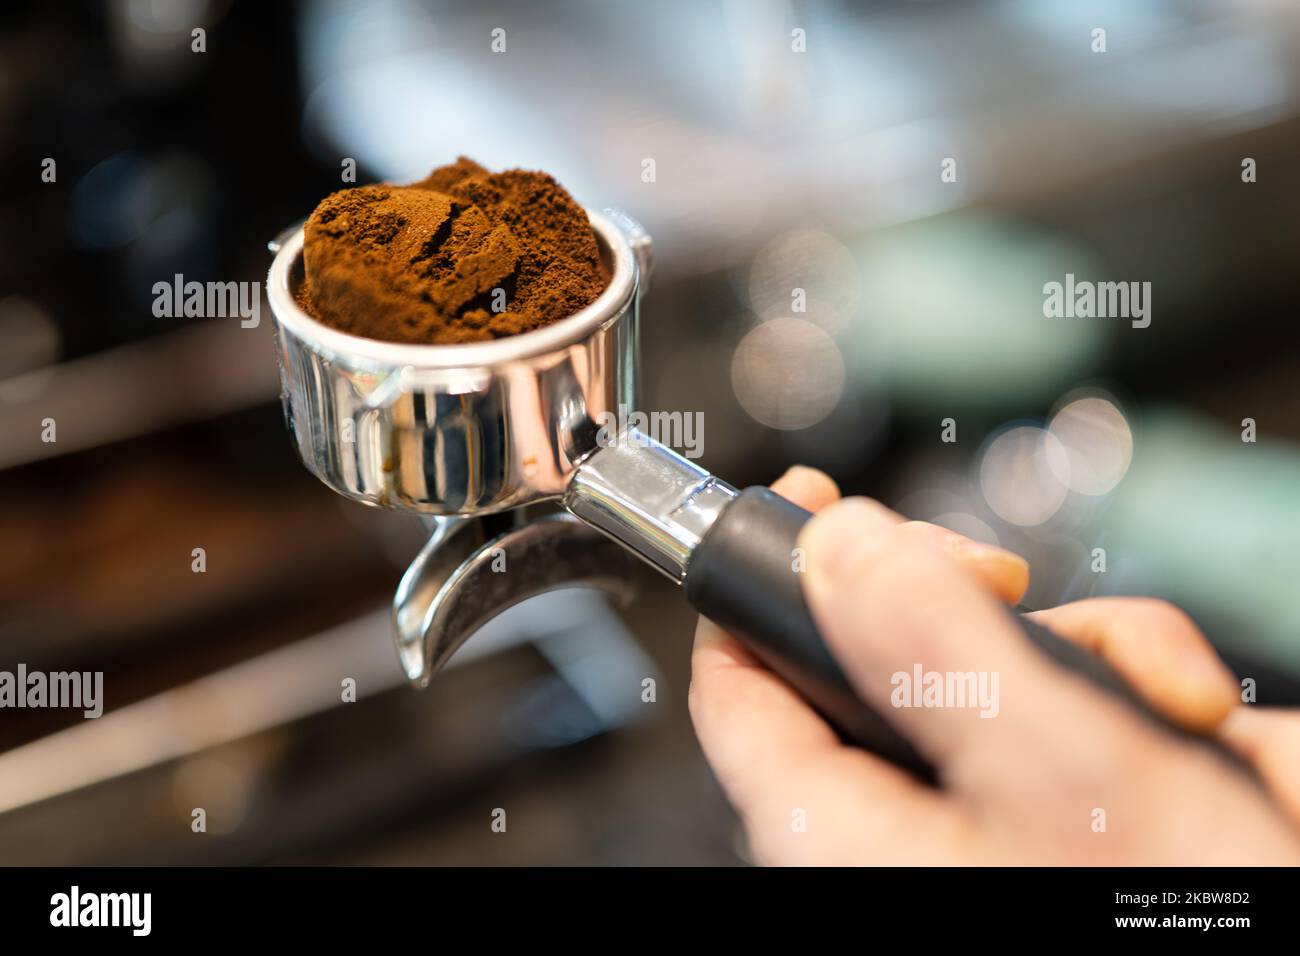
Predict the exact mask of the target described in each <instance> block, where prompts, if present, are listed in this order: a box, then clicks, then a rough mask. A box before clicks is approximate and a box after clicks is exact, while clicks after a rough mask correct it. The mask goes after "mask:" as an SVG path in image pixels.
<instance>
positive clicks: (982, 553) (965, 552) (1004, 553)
mask: <svg viewBox="0 0 1300 956" xmlns="http://www.w3.org/2000/svg"><path fill="white" fill-rule="evenodd" d="M948 547H949V548H951V549H952V550H953V551H954V552H956V553H957V554H959V555H961V556H963V557H967V558H972V559H974V560H976V561H1010V562H1012V563H1014V564H1023V565H1025V566H1026V567H1028V566H1029V562H1027V561H1026V560H1025V559H1024V558H1022V557H1021V556H1020V555H1018V554H1016V553H1015V552H1014V551H1008V550H1007V549H1006V548H1000V547H998V546H997V545H996V544H986V543H985V542H983V541H974V540H972V539H970V538H963V537H962V536H960V535H956V536H954V537H953V538H952V540H950V541H949V542H948Z"/></svg>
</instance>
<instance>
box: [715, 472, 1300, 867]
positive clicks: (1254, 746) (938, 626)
mask: <svg viewBox="0 0 1300 956" xmlns="http://www.w3.org/2000/svg"><path fill="white" fill-rule="evenodd" d="M772 487H773V490H775V491H776V492H778V493H779V494H782V495H784V496H785V497H787V498H789V499H790V500H791V501H794V502H795V503H796V504H799V505H801V506H802V507H804V508H807V509H808V510H810V511H814V512H817V515H816V516H815V517H814V518H813V520H811V521H810V522H809V523H808V525H807V526H806V527H805V529H804V531H803V533H802V534H801V536H800V540H799V544H800V546H801V547H802V548H803V549H804V552H805V557H806V563H807V571H806V573H805V578H804V592H805V595H806V597H807V600H808V604H809V608H810V610H811V612H812V614H813V617H814V619H815V620H816V621H817V624H818V628H819V629H820V631H821V633H822V635H823V637H824V639H825V640H826V642H827V645H828V646H829V648H830V650H831V652H832V653H833V654H834V655H835V657H836V659H837V660H838V661H839V663H840V665H841V667H842V668H843V670H844V672H845V674H846V676H847V677H848V679H849V680H850V682H851V683H852V684H853V685H854V687H855V689H856V690H857V692H858V693H859V695H860V696H862V698H863V699H864V700H865V701H867V702H868V703H869V704H870V705H871V706H872V707H873V708H875V709H876V710H878V711H879V712H880V713H881V714H882V715H884V716H886V717H887V718H888V719H889V720H890V721H891V722H893V723H895V725H896V726H897V727H898V729H899V730H900V732H902V733H903V734H904V735H905V736H907V737H908V738H909V739H911V740H912V742H913V743H914V745H915V746H916V747H917V748H918V750H919V751H920V752H921V753H922V754H923V755H924V756H925V757H926V758H927V759H928V760H929V761H930V762H931V763H932V764H934V765H935V766H936V768H937V769H938V772H939V777H940V787H939V788H938V789H935V788H931V787H927V786H925V785H923V784H920V783H918V782H917V781H916V780H914V779H913V778H912V777H910V776H909V775H907V774H906V773H905V772H903V771H901V770H899V769H898V768H896V767H894V766H893V765H891V764H889V763H887V762H885V761H883V760H881V759H880V758H878V757H875V756H874V755H872V754H869V753H867V752H865V751H863V750H860V749H857V748H854V747H849V746H845V745H844V744H842V743H840V742H839V740H838V739H837V737H836V736H835V734H834V732H833V731H832V730H831V729H830V728H829V727H828V726H827V725H826V723H825V722H824V721H823V720H822V719H821V718H820V717H819V716H818V715H817V714H816V713H815V712H814V711H813V710H812V709H811V708H810V707H809V706H808V705H807V704H806V703H805V702H804V701H803V700H802V699H801V698H800V697H799V696H798V695H797V694H795V692H794V691H793V690H792V689H791V688H790V687H789V686H788V685H786V684H785V683H784V682H783V681H781V679H780V678H779V677H777V676H776V675H775V674H773V673H771V672H770V671H768V670H766V669H765V668H763V667H762V665H760V664H759V663H758V662H757V661H756V660H755V659H754V658H753V656H752V655H750V654H749V652H748V651H746V650H745V649H744V648H743V647H742V646H741V645H740V644H739V643H738V642H737V641H735V640H734V639H733V638H731V637H730V636H728V635H727V634H725V633H724V632H722V631H721V630H720V629H718V628H717V627H716V626H714V625H713V624H712V623H711V622H709V621H707V620H704V619H701V621H700V624H699V628H698V630H697V633H696V647H695V653H694V656H693V660H692V670H693V679H692V683H691V693H690V706H691V716H692V719H693V720H694V722H695V727H696V730H697V733H698V734H699V737H700V742H701V745H702V747H703V748H704V752H705V755H706V757H707V758H708V760H709V763H710V764H711V765H712V766H713V769H714V771H715V773H716V774H717V776H718V779H719V780H720V781H721V783H722V786H723V788H724V789H725V791H726V793H727V796H728V798H729V799H730V800H731V802H732V803H733V804H734V805H735V806H736V808H737V810H738V811H739V812H740V815H741V817H742V819H743V820H744V823H745V826H746V830H747V832H748V835H749V839H750V844H751V847H752V848H753V851H754V853H755V855H756V857H757V858H758V859H759V860H760V861H761V862H766V863H775V864H885V865H898V864H922V863H926V864H1083V865H1092V864H1112V865H1127V864H1142V865H1167V864H1174V865H1178V864H1239V863H1251V864H1300V714H1297V713H1296V712H1290V711H1269V710H1266V709H1255V708H1253V707H1248V706H1246V705H1241V704H1239V703H1238V688H1237V684H1236V682H1235V680H1234V679H1233V677H1232V675H1231V674H1230V673H1228V671H1227V670H1226V668H1225V667H1224V666H1223V665H1222V663H1221V662H1220V661H1219V660H1218V658H1217V657H1216V656H1215V654H1214V651H1213V649H1212V648H1211V647H1210V645H1209V643H1208V642H1207V641H1206V640H1205V638H1204V636H1202V635H1201V634H1200V632H1199V631H1198V630H1197V629H1196V627H1195V625H1194V624H1192V622H1191V621H1190V619H1188V618H1187V617H1186V615H1184V614H1182V612H1180V611H1178V610H1176V609H1175V608H1173V607H1171V606H1170V605H1167V604H1164V603H1163V602H1159V601H1152V600H1149V599H1141V598H1136V599H1135V598H1105V599H1094V600H1088V601H1081V602H1078V603H1075V604H1069V605H1064V606H1062V607H1058V608H1053V609H1051V610H1047V611H1039V612H1036V613H1034V614H1032V615H1030V616H1031V617H1033V618H1034V619H1035V620H1036V621H1038V622H1039V623H1041V624H1043V625H1044V626H1046V627H1048V628H1050V629H1051V630H1053V631H1055V632H1056V633H1057V634H1058V635H1060V636H1061V637H1064V638H1066V639H1069V640H1074V641H1076V642H1078V643H1081V644H1083V645H1085V646H1086V647H1088V648H1089V649H1090V650H1092V651H1093V652H1094V653H1097V654H1099V655H1100V656H1101V657H1102V658H1104V659H1105V660H1106V661H1107V662H1108V663H1109V664H1110V665H1111V666H1112V667H1113V668H1115V670H1116V671H1117V672H1119V674H1120V675H1121V676H1123V677H1124V678H1125V679H1126V680H1128V681H1129V682H1130V683H1131V684H1132V685H1133V686H1134V688H1135V689H1136V690H1137V691H1138V692H1139V693H1140V694H1141V695H1143V696H1144V697H1145V698H1146V699H1147V700H1148V701H1149V702H1150V703H1151V704H1152V705H1153V706H1154V707H1155V708H1156V709H1158V710H1160V711H1162V712H1163V713H1164V714H1166V715H1167V716H1168V717H1169V718H1170V719H1171V720H1173V721H1174V722H1175V723H1178V724H1181V725H1183V726H1186V727H1188V728H1189V729H1192V730H1195V731H1197V732H1200V733H1203V734H1218V735H1219V736H1220V737H1221V738H1222V739H1223V740H1224V741H1225V742H1226V743H1227V744H1228V745H1229V746H1231V747H1233V748H1235V749H1236V750H1238V752H1240V753H1241V754H1242V755H1243V757H1244V758H1245V759H1246V760H1248V761H1250V762H1251V763H1253V764H1254V766H1255V768H1256V770H1257V772H1258V776H1259V779H1260V781H1262V782H1263V785H1261V784H1260V783H1259V782H1257V781H1256V780H1254V779H1252V778H1251V776H1250V775H1249V774H1247V773H1245V772H1243V771H1242V770H1241V769H1239V768H1235V767H1233V766H1231V765H1230V763H1229V762H1228V761H1226V760H1224V759H1223V758H1222V757H1221V756H1219V755H1216V754H1214V753H1213V752H1211V751H1210V750H1209V749H1208V748H1205V747H1199V746H1197V745H1195V744H1194V743H1192V742H1189V741H1186V740H1180V739H1177V738H1175V737H1174V736H1173V735H1171V734H1168V733H1167V732H1164V731H1161V730H1160V729H1158V728H1156V727H1154V726H1153V725H1151V723H1150V722H1149V721H1146V720H1144V719H1143V718H1141V717H1140V716H1139V715H1137V714H1136V713H1134V712H1132V709H1131V708H1129V707H1127V706H1125V705H1123V704H1122V703H1120V702H1118V701H1116V700H1113V699H1111V698H1110V697H1109V696H1108V695H1106V694H1104V693H1103V692H1101V691H1099V690H1097V689H1096V688H1094V687H1092V686H1091V685H1089V684H1088V683H1086V682H1085V681H1083V680H1082V679H1080V678H1078V677H1076V676H1074V675H1072V674H1069V673H1068V672H1066V671H1064V670H1061V669H1060V668H1058V667H1056V666H1055V665H1054V664H1052V663H1051V662H1050V661H1048V660H1047V659H1046V658H1044V657H1043V656H1042V655H1040V654H1038V653H1037V652H1036V651H1035V650H1034V649H1033V648H1032V647H1031V646H1030V645H1029V644H1028V643H1027V642H1025V641H1024V639H1023V637H1022V635H1020V633H1019V632H1018V631H1017V630H1016V628H1015V627H1014V626H1012V625H1010V624H1008V622H1007V621H1006V620H1005V611H1003V610H1002V609H1001V608H1000V607H999V606H998V605H999V603H1000V602H1001V603H1010V604H1014V603H1015V602H1016V601H1018V600H1019V599H1020V597H1021V596H1022V595H1023V593H1024V590H1025V587H1026V586H1027V584H1028V567H1027V565H1026V564H1025V562H1024V561H1023V560H1022V559H1020V558H1018V557H1016V556H1015V555H1012V554H1010V553H1009V552H1006V551H1003V550H1001V549H998V548H991V547H988V546H985V545H981V544H978V543H976V542H973V541H969V540H968V539H965V538H962V537H961V536H959V535H956V534H953V533H951V532H948V531H946V530H944V529H942V528H938V527H936V526H933V525H927V524H924V523H921V522H908V521H904V520H903V519H902V518H901V517H899V516H898V515H896V514H894V513H893V512H890V511H888V510H887V509H885V508H884V507H882V506H881V505H879V504H876V503H875V502H871V501H868V500H866V499H849V500H846V501H843V502H839V503H836V502H838V499H839V492H838V490H837V489H836V488H835V486H834V484H833V482H831V480H830V479H829V478H827V477H826V476H825V475H822V474H821V473H819V472H815V471H812V470H810V469H804V468H796V469H792V470H791V471H790V472H788V473H787V474H786V475H785V476H783V477H782V478H781V479H780V480H779V481H778V482H777V483H775V484H774V485H773V486H772ZM917 664H919V665H921V666H922V668H923V669H924V671H926V672H940V673H950V672H972V671H973V672H991V673H996V674H997V675H998V677H999V689H1000V694H999V697H1000V700H999V706H998V712H997V716H996V717H994V718H993V719H988V720H985V719H982V718H981V717H980V715H979V712H978V711H977V710H975V709H951V708H949V709H942V708H939V709H926V708H894V707H892V706H891V705H890V696H891V692H892V687H891V683H890V678H891V675H893V674H895V673H897V672H904V673H911V672H912V670H913V667H914V665H917ZM1288 815H1289V817H1288ZM1099 822H1100V823H1101V824H1102V825H1103V826H1104V828H1099V826H1098V824H1099Z"/></svg>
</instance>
